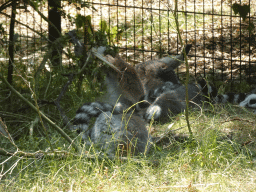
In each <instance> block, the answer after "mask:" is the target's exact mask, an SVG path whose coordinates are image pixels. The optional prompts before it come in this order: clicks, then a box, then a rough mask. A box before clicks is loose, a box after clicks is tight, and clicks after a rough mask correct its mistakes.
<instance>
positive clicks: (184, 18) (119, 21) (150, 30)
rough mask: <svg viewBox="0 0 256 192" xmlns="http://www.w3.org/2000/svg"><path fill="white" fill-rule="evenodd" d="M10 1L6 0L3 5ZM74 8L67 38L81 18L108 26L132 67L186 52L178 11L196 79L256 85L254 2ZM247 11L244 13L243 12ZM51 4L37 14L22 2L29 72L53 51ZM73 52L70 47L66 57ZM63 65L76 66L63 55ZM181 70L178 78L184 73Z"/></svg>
mask: <svg viewBox="0 0 256 192" xmlns="http://www.w3.org/2000/svg"><path fill="white" fill-rule="evenodd" d="M5 2H8V1H1V3H2V5H3V4H4V3H5ZM86 3H87V4H86V5H91V6H81V2H80V1H77V3H72V4H70V3H69V1H62V4H61V6H62V11H63V12H62V20H61V27H62V34H64V33H66V32H68V31H70V30H72V29H76V25H75V22H76V21H77V20H76V18H77V15H83V16H88V15H90V17H91V23H92V26H93V30H98V29H100V28H102V25H103V24H104V23H106V24H107V30H108V39H109V43H110V44H111V45H115V46H117V47H119V52H120V55H121V57H122V58H123V59H125V60H127V62H129V63H131V64H136V63H139V62H142V61H146V60H150V59H155V58H159V57H162V56H165V55H167V54H171V55H175V54H178V53H179V52H180V51H181V47H180V42H179V38H178V33H177V27H176V25H175V22H174V10H175V11H176V13H177V14H176V17H177V19H178V21H179V28H180V30H179V32H180V34H181V37H182V39H183V41H184V43H188V44H192V45H193V47H192V50H191V52H190V53H189V66H190V73H191V75H193V76H198V75H202V76H207V75H211V76H212V77H213V79H214V80H221V81H226V80H227V81H232V82H241V81H247V82H249V83H251V84H255V83H256V78H255V73H256V57H255V52H254V50H255V46H256V42H255V41H256V39H255V38H256V36H255V29H254V26H255V18H256V17H255V15H256V6H255V5H256V3H255V1H252V0H243V1H242V0H178V1H177V5H175V1H174V0H157V1H154V0H92V1H89V2H86ZM248 7H249V8H248ZM240 10H244V11H242V12H241V11H240ZM42 15H44V16H45V17H46V18H47V16H48V5H47V3H45V2H42V3H41V4H39V6H38V7H37V10H35V8H33V7H32V6H30V5H26V4H24V3H19V4H18V7H17V11H16V18H15V20H16V24H15V34H16V35H15V39H14V41H15V51H16V53H15V61H16V62H19V63H20V64H22V65H23V67H24V68H26V70H27V71H29V70H32V68H34V67H36V66H37V65H38V63H39V62H40V61H41V60H42V55H43V54H44V53H45V52H46V51H47V43H48V23H47V22H46V21H45V19H44V17H43V16H42ZM10 18H11V7H7V8H6V9H3V10H1V18H0V24H1V53H0V60H1V63H2V64H1V65H2V66H4V63H5V62H6V61H7V60H8V51H7V50H8V42H9V39H8V34H9V25H10ZM65 51H67V48H66V47H64V52H65ZM62 63H63V64H68V65H72V64H73V61H72V59H70V58H66V57H65V56H63V60H62ZM184 72H185V67H184V66H181V67H180V68H179V69H178V73H181V74H182V73H184Z"/></svg>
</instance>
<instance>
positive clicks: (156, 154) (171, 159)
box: [0, 1, 256, 191]
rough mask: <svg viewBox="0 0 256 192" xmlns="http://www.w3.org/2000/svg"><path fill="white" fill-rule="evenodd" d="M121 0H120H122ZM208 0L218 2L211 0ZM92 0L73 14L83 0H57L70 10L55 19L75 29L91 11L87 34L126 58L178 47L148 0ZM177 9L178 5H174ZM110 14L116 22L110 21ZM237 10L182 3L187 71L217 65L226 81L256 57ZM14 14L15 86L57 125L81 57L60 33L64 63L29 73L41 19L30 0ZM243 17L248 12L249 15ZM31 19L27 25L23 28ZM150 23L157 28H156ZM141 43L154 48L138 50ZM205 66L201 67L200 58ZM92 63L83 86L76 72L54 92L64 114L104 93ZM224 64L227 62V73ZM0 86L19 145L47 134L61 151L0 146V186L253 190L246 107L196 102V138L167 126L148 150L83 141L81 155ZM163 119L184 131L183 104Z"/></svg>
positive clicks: (254, 134) (43, 31) (38, 55)
mask: <svg viewBox="0 0 256 192" xmlns="http://www.w3.org/2000/svg"><path fill="white" fill-rule="evenodd" d="M159 2H160V1H159ZM159 2H153V1H147V4H146V5H145V6H144V7H151V6H154V5H156V4H158V3H159ZM224 2H225V3H226V4H225V6H226V7H225V9H224V8H223V10H222V11H223V14H224V13H228V10H229V9H230V7H231V5H230V4H229V1H224ZM94 3H97V2H96V1H94ZM111 3H113V4H114V3H116V2H114V1H113V2H111ZM122 3H123V2H119V4H120V5H122ZM126 3H127V5H131V6H140V5H141V4H140V3H141V1H126ZM187 3H188V4H187V5H190V4H192V3H194V1H193V2H192V1H191V2H190V1H187ZM201 3H202V2H201V1H197V4H196V5H197V8H193V10H192V11H202V9H201V8H202V7H201ZM205 3H206V2H205ZM216 3H217V5H219V1H216ZM159 4H160V3H159ZM208 4H209V7H207V10H204V11H205V12H207V13H208V12H209V13H216V14H218V13H220V9H219V7H218V6H215V8H214V9H213V8H212V7H211V3H210V2H208ZM252 4H253V2H251V5H252ZM165 5H166V4H164V3H162V4H160V7H163V8H164V7H165V8H166V6H165ZM93 6H94V7H95V9H92V8H91V7H89V9H86V10H87V11H88V10H89V11H90V12H89V11H88V12H89V13H86V14H87V15H90V17H83V15H86V14H85V12H84V13H83V12H82V11H81V10H80V14H81V15H77V12H76V11H74V10H75V9H77V7H80V8H81V6H79V4H78V5H75V4H71V5H67V6H63V9H64V10H66V11H67V10H68V11H67V13H66V14H65V15H63V17H65V18H68V19H66V20H64V21H63V23H62V25H63V26H65V27H67V29H70V28H72V26H73V28H77V29H78V31H79V33H80V35H81V36H83V33H84V28H83V23H84V22H85V21H88V19H89V20H90V22H91V23H93V24H92V28H90V30H89V31H88V33H89V35H90V36H91V37H95V39H97V41H94V40H93V41H91V42H90V43H95V42H99V41H101V42H102V41H105V43H108V44H109V45H112V46H113V45H117V46H118V47H126V48H129V49H128V50H123V49H120V54H121V55H122V56H123V57H124V58H127V60H128V61H129V62H130V63H133V64H136V63H138V62H140V61H143V60H147V59H152V58H156V57H158V56H159V55H161V56H162V55H164V54H166V53H167V52H170V53H177V50H180V47H179V49H177V45H176V42H177V33H176V31H175V29H173V28H172V29H168V28H167V27H166V26H167V23H168V22H171V23H172V25H171V26H173V25H174V23H173V22H172V19H164V18H168V17H167V14H168V13H166V12H161V11H159V10H154V11H152V12H149V11H147V9H144V10H143V11H141V10H139V9H135V8H132V9H130V8H126V9H125V8H124V7H122V8H119V10H117V9H116V7H114V8H113V7H112V8H111V9H112V10H111V13H110V12H109V10H108V9H107V8H102V7H100V6H98V5H97V4H94V5H93ZM179 6H182V5H179ZM38 8H39V10H40V11H41V12H42V13H46V12H47V7H46V6H38ZM180 9H181V10H182V7H180ZM252 9H253V8H252ZM95 10H101V12H102V13H103V14H102V15H103V16H98V15H97V14H96V13H95V12H93V11H95ZM252 11H253V10H252ZM112 12H113V13H114V14H112ZM139 12H143V15H141V14H138V13H139ZM2 13H4V14H7V15H8V14H9V13H10V9H5V10H3V12H2ZM116 13H118V14H116ZM170 14H171V12H170ZM117 15H118V18H119V23H117V19H116V17H117ZM5 16H6V15H5ZM109 16H111V17H110V21H108V20H107V19H105V18H107V17H109ZM171 17H172V16H170V18H171ZM7 18H8V17H7V16H6V17H2V18H1V22H0V23H1V26H0V32H1V33H0V35H1V40H0V41H1V64H0V65H1V69H0V73H1V74H7V67H6V66H7V61H8V56H7V43H8V36H7V34H8V29H7V28H5V26H8V24H9V20H8V19H7ZM125 18H126V19H125ZM242 18H243V21H241V18H240V17H237V18H236V19H234V20H233V21H232V22H231V21H229V18H228V17H224V16H223V18H222V20H220V19H219V17H217V16H211V15H210V16H208V17H207V16H206V17H203V18H202V17H200V16H198V15H193V13H187V14H186V17H185V15H184V14H182V13H181V14H179V20H180V23H181V31H180V32H181V35H182V37H183V38H184V39H186V42H188V43H193V45H195V46H194V48H193V49H192V52H191V55H190V56H189V60H190V62H189V64H190V72H191V74H195V71H196V73H197V74H204V73H209V74H210V72H211V73H212V74H213V73H214V74H215V75H216V74H219V77H220V78H219V79H221V80H222V78H223V79H224V80H227V81H228V80H232V78H234V77H239V78H240V80H241V81H242V80H243V77H244V76H246V74H247V73H249V72H248V66H247V61H249V60H250V61H251V62H255V60H254V59H255V58H254V57H253V56H254V54H255V53H254V52H252V50H253V49H254V48H255V46H256V44H255V37H254V34H253V33H250V31H249V29H248V26H249V25H250V23H249V22H248V19H246V18H245V19H244V16H242ZM16 19H17V21H18V22H20V23H23V25H21V24H20V23H19V24H17V25H16V29H15V31H16V32H18V33H17V39H16V42H15V51H16V54H15V71H14V75H13V78H14V82H15V83H14V87H15V88H16V89H17V90H18V91H19V92H20V93H21V94H22V96H24V97H25V98H26V99H28V100H29V101H31V102H32V103H34V104H35V102H37V103H38V106H39V108H40V110H41V111H43V112H44V113H45V114H47V117H49V118H50V119H51V120H53V121H54V122H56V123H57V124H58V125H59V126H63V125H64V123H63V117H62V116H61V115H60V112H59V110H58V109H57V108H56V105H55V104H54V101H56V99H57V98H58V96H59V95H60V93H61V91H62V89H63V86H64V85H65V84H66V83H67V81H68V78H69V76H68V75H67V74H70V73H76V72H77V71H79V69H80V68H79V65H78V63H79V59H77V58H76V57H75V55H74V48H73V45H71V44H70V43H69V42H68V41H67V40H66V39H65V40H64V41H63V42H64V44H65V47H64V52H65V53H66V54H64V56H63V66H60V67H58V68H53V67H52V66H51V64H50V63H49V62H48V63H47V64H46V65H45V68H44V69H43V70H42V72H41V74H40V78H39V79H38V81H37V82H36V83H35V79H34V78H33V77H34V73H35V71H36V69H37V68H38V66H39V64H40V63H41V62H42V60H43V56H44V55H45V54H46V52H47V50H48V45H47V41H46V39H47V38H46V37H47V28H48V26H47V22H46V21H44V20H42V19H40V17H39V14H38V13H37V12H35V11H33V9H32V8H31V7H29V6H28V7H27V9H26V10H23V9H18V10H17V18H16ZM203 20H204V21H203ZM211 20H212V21H214V22H213V23H214V26H215V27H216V28H217V26H219V28H217V29H216V28H215V27H214V26H213V24H211V23H210V22H209V21H211ZM39 21H40V22H39ZM250 22H254V20H253V19H251V20H250ZM31 25H32V26H33V28H31V29H32V30H28V27H31ZM141 26H143V28H141ZM195 26H196V27H195ZM73 28H72V29H73ZM35 29H37V30H35ZM158 29H160V30H161V32H162V34H161V35H160V34H159V33H158ZM240 29H241V30H240ZM35 31H36V32H37V33H35ZM65 32H68V30H67V31H65ZM166 34H168V36H167V35H166ZM230 36H232V40H231V39H230ZM128 37H129V38H128ZM195 37H196V38H195ZM81 39H82V38H81ZM89 39H93V38H89ZM134 39H136V42H135V40H134ZM134 43H135V44H134ZM223 45H225V46H223ZM134 48H136V49H139V50H140V51H137V50H135V49H134ZM144 49H145V50H150V51H152V50H156V51H157V52H156V53H152V52H150V51H149V52H147V51H145V52H142V50H144ZM167 50H168V51H167ZM196 56H202V57H196ZM203 56H209V57H203ZM213 56H214V57H213ZM234 56H235V57H234ZM236 57H237V58H236ZM225 59H227V60H225ZM229 59H232V60H229ZM245 61H246V62H245ZM195 64H196V65H195ZM231 64H232V67H231ZM205 66H207V68H204V67H205ZM100 67H101V66H100V65H99V64H98V63H97V62H92V63H91V65H89V66H88V67H87V70H86V72H85V74H84V75H83V81H82V83H81V82H80V83H81V87H82V91H79V87H78V86H77V85H78V84H79V78H78V77H77V78H75V79H74V80H73V81H72V83H71V84H70V85H69V87H68V91H67V92H66V93H65V96H64V97H63V98H62V99H61V101H60V104H61V106H62V108H63V109H64V111H65V114H66V115H67V116H68V117H70V118H72V117H73V116H74V114H75V111H76V109H77V108H78V107H79V106H81V104H83V103H84V102H85V101H93V100H94V99H95V97H97V96H99V95H100V94H102V84H101V83H102V80H103V79H104V77H103V76H101V75H100V73H101V70H100V69H101V68H100ZM240 69H242V70H243V73H242V76H239V75H240V72H239V70H240ZM231 71H232V72H233V73H232V74H233V77H232V78H231V73H230V72H231ZM179 72H184V68H183V67H181V68H180V69H179ZM251 72H252V71H250V73H251ZM224 77H225V78H224ZM207 78H208V79H209V80H213V79H218V76H211V75H208V77H207ZM217 84H218V83H217ZM0 86H1V89H0V102H1V103H0V104H1V106H0V116H1V117H2V118H3V120H4V123H5V124H6V125H7V127H8V130H9V132H10V133H11V135H12V138H13V139H14V143H15V145H16V146H18V148H19V150H20V151H26V152H32V153H33V152H35V151H39V150H41V151H42V152H44V153H48V152H49V153H50V152H51V149H50V145H49V141H50V143H51V145H52V147H53V148H54V149H55V150H57V151H61V152H62V151H65V152H66V153H63V154H62V153H61V155H56V154H57V152H56V154H55V155H56V156H55V157H54V158H53V157H52V156H53V155H49V156H47V155H46V156H45V157H43V158H42V157H41V156H40V155H39V156H37V155H33V154H32V155H31V156H27V157H19V156H14V155H13V156H11V157H5V156H1V155H0V190H1V191H3V190H5V191H22V190H24V191H68V190H71V191H72V190H74V191H85V190H88V191H113V190H118V191H120V190H134V191H139V190H141V191H143V190H144V191H148V190H154V191H166V190H170V191H172V190H177V191H199V190H203V191H206V190H207V191H230V190H232V191H242V190H244V191H248V190H249V191H254V190H255V186H256V185H255V182H256V181H255V177H256V175H255V173H256V170H255V156H256V151H255V147H256V146H255V138H256V131H255V130H256V127H255V125H256V123H255V115H253V114H251V113H250V111H247V110H246V109H241V108H239V107H236V106H231V105H226V106H218V105H217V106H212V105H210V106H208V107H206V108H203V110H202V113H201V111H200V109H199V110H197V111H195V112H191V113H190V119H191V123H192V130H193V132H194V133H195V134H194V136H195V138H194V140H193V141H188V140H185V141H182V142H180V141H179V142H178V141H176V140H174V139H173V137H174V136H173V135H172V134H167V135H165V136H167V137H165V140H162V141H161V142H160V143H159V144H157V145H156V146H155V147H154V148H153V149H152V150H151V152H150V154H148V155H147V156H143V155H141V156H139V157H128V158H127V159H125V160H124V159H122V158H120V154H117V156H116V158H114V159H111V158H108V157H105V158H102V156H100V155H99V154H97V153H96V152H95V150H94V148H93V146H92V148H90V149H89V150H88V149H84V150H83V151H82V154H92V155H93V157H91V158H85V157H84V156H83V155H80V156H79V155H77V153H76V152H75V151H74V150H73V149H72V148H71V147H70V144H69V143H68V142H67V141H66V140H65V139H64V138H62V137H60V135H59V134H57V133H56V132H55V131H54V130H53V129H52V128H51V125H49V124H48V123H46V122H44V127H45V128H46V130H47V132H48V133H49V135H50V138H49V141H47V140H46V139H45V138H46V132H45V130H44V129H42V124H41V123H40V120H39V119H38V115H37V113H35V112H34V111H32V110H31V108H30V107H28V106H27V104H25V103H24V102H22V101H21V100H20V99H19V98H18V97H17V96H15V95H14V94H13V93H11V92H10V91H9V89H8V88H7V87H6V86H5V85H4V83H3V82H2V81H1V84H0ZM219 86H221V87H224V88H223V89H226V90H228V89H230V87H231V86H225V85H223V81H220V82H219ZM249 89H250V86H249V85H248V83H247V82H246V81H243V82H242V83H241V84H239V85H238V88H237V90H240V91H241V90H242V91H243V92H245V91H248V90H249ZM34 96H35V97H34ZM170 121H172V122H173V123H174V125H173V126H172V127H171V129H173V130H176V129H178V130H176V131H173V132H172V133H173V134H185V135H186V134H187V132H186V124H185V120H184V116H183V114H181V115H178V116H177V117H172V118H170ZM168 126H169V124H166V125H159V124H153V125H151V126H149V130H150V131H151V133H152V134H153V135H154V136H161V134H164V133H165V132H166V130H167V131H169V129H168ZM182 127H184V128H182ZM63 128H64V130H65V131H66V132H67V133H68V135H69V136H70V137H72V138H73V139H75V140H76V141H79V139H80V138H79V137H77V134H76V133H75V132H72V131H70V130H68V129H67V128H66V127H63ZM0 137H1V138H0V139H1V145H0V148H2V149H8V150H11V151H15V150H16V148H15V146H14V145H13V144H11V143H10V141H9V140H8V139H6V138H4V137H3V136H1V135H0ZM39 154H41V152H40V153H39ZM8 158H9V159H8Z"/></svg>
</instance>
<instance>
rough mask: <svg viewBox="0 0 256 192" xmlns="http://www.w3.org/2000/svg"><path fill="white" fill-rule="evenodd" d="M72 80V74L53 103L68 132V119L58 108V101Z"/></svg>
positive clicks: (59, 107)
mask: <svg viewBox="0 0 256 192" xmlns="http://www.w3.org/2000/svg"><path fill="white" fill-rule="evenodd" d="M73 78H74V74H70V75H69V78H68V81H67V83H66V84H65V85H64V86H63V88H62V90H61V92H60V94H59V96H58V98H57V99H56V100H55V101H54V104H55V105H56V107H57V109H58V110H59V112H60V115H61V116H62V119H63V122H64V125H65V126H67V127H68V128H69V129H70V130H71V127H70V124H69V122H70V119H69V118H68V117H67V116H66V114H65V113H64V111H63V110H62V108H61V106H60V100H61V98H62V97H63V96H64V94H65V93H66V91H67V89H68V86H69V85H70V84H71V83H72V80H73Z"/></svg>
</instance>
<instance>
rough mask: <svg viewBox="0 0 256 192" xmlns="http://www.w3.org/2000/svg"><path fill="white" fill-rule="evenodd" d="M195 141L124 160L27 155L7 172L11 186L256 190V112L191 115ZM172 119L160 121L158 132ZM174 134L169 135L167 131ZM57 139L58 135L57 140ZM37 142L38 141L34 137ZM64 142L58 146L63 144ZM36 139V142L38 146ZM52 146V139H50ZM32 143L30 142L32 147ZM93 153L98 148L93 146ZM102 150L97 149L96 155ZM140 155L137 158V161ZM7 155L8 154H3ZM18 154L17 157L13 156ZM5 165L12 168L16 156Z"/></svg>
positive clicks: (5, 184) (179, 120) (178, 123)
mask: <svg viewBox="0 0 256 192" xmlns="http://www.w3.org/2000/svg"><path fill="white" fill-rule="evenodd" d="M190 121H191V125H192V129H193V133H194V140H192V141H191V140H187V141H184V142H181V143H180V142H177V141H175V140H173V139H171V138H172V136H171V135H169V138H170V141H168V142H164V143H161V144H159V145H157V146H156V147H153V148H152V150H151V151H150V153H149V154H147V156H138V157H128V159H127V160H121V159H119V158H118V157H116V159H115V160H113V159H112V160H111V159H108V158H107V157H106V158H105V159H101V158H95V159H94V160H88V159H85V158H82V157H75V156H72V155H70V156H67V157H65V158H63V159H61V158H60V159H47V158H44V159H22V160H20V161H19V163H18V165H17V167H15V168H14V170H13V172H12V173H11V174H7V175H5V177H4V178H3V179H2V181H1V184H0V189H1V188H2V189H4V190H5V191H6V190H7V191H150V190H151V191H254V190H256V185H255V182H256V181H255V178H256V169H255V156H256V147H255V143H254V141H255V136H256V127H255V115H253V114H251V113H250V112H248V111H247V110H245V109H241V108H238V107H234V106H230V105H227V106H224V107H222V106H213V108H211V109H210V110H209V107H207V109H206V108H205V109H203V113H201V111H194V112H192V113H191V115H190ZM172 122H174V125H173V127H172V129H173V130H175V129H178V128H180V127H182V126H184V128H182V129H180V130H177V131H175V133H183V134H184V133H187V132H188V131H187V129H186V126H185V125H186V124H185V118H184V117H183V115H182V114H181V115H178V116H176V117H175V118H173V121H172ZM167 126H168V124H165V125H159V124H154V125H153V128H154V135H156V136H157V135H158V136H159V135H160V134H161V133H163V132H164V130H165V129H166V127H167ZM167 136H168V135H167ZM56 139H57V138H54V140H56ZM34 142H36V141H34ZM63 143H65V142H64V141H62V142H60V141H59V142H58V143H57V144H56V146H59V147H63ZM32 144H33V143H31V145H32ZM45 145H46V144H45ZM27 147H28V146H27ZM91 153H93V150H91ZM95 155H96V154H95ZM134 158H136V160H134ZM1 159H3V157H2V158H1ZM13 159H15V158H13ZM8 163H9V164H4V165H5V167H4V169H6V168H7V167H8V166H10V165H11V164H12V160H10V161H9V162H8Z"/></svg>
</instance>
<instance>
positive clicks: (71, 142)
mask: <svg viewBox="0 0 256 192" xmlns="http://www.w3.org/2000/svg"><path fill="white" fill-rule="evenodd" d="M0 79H2V80H3V82H4V83H5V84H6V85H7V86H8V87H9V88H10V90H11V91H12V92H13V93H15V94H16V95H17V96H18V97H19V98H20V99H21V100H23V101H24V102H25V103H27V104H28V105H29V106H30V107H31V108H32V109H33V110H34V111H36V112H39V113H40V115H41V116H42V118H43V119H44V120H46V121H47V122H48V123H49V124H50V125H52V126H53V128H54V129H55V130H56V131H58V132H59V133H60V134H61V135H62V136H63V137H64V138H65V139H66V140H67V141H68V142H69V143H70V144H72V146H73V147H74V148H75V149H76V151H81V148H80V147H79V146H77V145H76V144H75V143H74V142H73V140H72V139H71V138H70V137H69V136H68V135H67V134H66V133H65V132H64V131H63V130H62V129H61V128H60V127H59V126H58V125H56V124H55V123H54V122H53V121H52V120H50V119H49V118H48V117H47V116H46V115H45V114H44V113H43V112H41V111H40V110H39V111H38V109H37V108H36V107H35V106H34V105H33V104H32V103H31V102H29V101H28V100H27V99H26V98H24V97H23V96H22V95H21V94H20V93H19V92H18V91H17V90H16V89H14V88H13V87H12V86H11V85H10V84H9V83H8V82H7V81H6V79H5V78H4V77H3V76H2V74H1V73H0Z"/></svg>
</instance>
